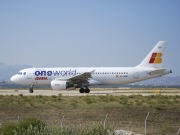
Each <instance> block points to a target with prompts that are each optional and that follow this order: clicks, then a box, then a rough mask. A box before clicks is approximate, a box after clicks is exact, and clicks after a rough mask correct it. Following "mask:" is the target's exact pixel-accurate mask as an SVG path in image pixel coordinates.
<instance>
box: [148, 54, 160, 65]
mask: <svg viewBox="0 0 180 135" xmlns="http://www.w3.org/2000/svg"><path fill="white" fill-rule="evenodd" d="M161 57H162V53H153V54H152V56H151V58H150V60H149V63H151V64H153V63H154V64H159V63H161V62H162V58H161Z"/></svg>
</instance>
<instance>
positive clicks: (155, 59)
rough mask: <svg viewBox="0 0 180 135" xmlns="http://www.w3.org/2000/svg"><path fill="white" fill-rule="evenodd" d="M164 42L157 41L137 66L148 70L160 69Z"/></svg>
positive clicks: (164, 46)
mask: <svg viewBox="0 0 180 135" xmlns="http://www.w3.org/2000/svg"><path fill="white" fill-rule="evenodd" d="M166 44H167V42H166V41H159V42H158V43H157V44H156V46H155V47H154V48H153V49H152V50H151V52H150V53H149V54H148V55H147V56H146V58H145V59H144V60H143V61H142V62H141V63H140V64H139V65H138V66H141V67H149V68H162V64H163V55H164V51H165V48H166Z"/></svg>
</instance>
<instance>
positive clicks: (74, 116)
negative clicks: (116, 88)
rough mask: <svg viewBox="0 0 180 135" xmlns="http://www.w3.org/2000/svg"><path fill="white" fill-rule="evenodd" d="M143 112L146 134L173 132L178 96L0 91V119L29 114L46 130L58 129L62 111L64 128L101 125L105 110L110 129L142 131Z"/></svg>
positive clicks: (179, 117)
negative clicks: (2, 93)
mask: <svg viewBox="0 0 180 135" xmlns="http://www.w3.org/2000/svg"><path fill="white" fill-rule="evenodd" d="M147 112H150V115H149V118H148V121H147V123H148V125H147V128H148V132H149V134H157V135H161V134H164V135H166V133H165V132H167V135H168V134H176V133H177V130H178V128H179V127H178V126H179V125H180V96H162V95H152V96H147V97H144V96H141V95H131V96H112V95H106V96H79V97H78V96H77V97H70V96H67V97H65V96H62V95H61V94H59V95H58V96H54V95H53V96H42V95H38V96H24V95H18V96H13V95H10V96H2V95H0V123H1V122H3V124H4V123H6V122H16V121H17V116H20V120H23V119H25V118H27V117H32V116H33V117H36V118H39V119H40V120H41V121H43V122H44V123H45V124H46V130H50V129H49V128H48V127H51V128H52V129H53V128H55V130H56V131H57V132H61V131H60V129H59V128H57V125H60V123H61V119H62V116H63V115H65V119H64V127H66V130H67V132H75V131H76V133H79V132H80V131H78V129H81V130H83V129H84V130H86V131H87V130H90V129H91V128H93V127H91V126H90V125H92V124H93V123H95V125H96V124H97V123H101V124H100V125H102V123H103V121H104V118H105V115H106V114H107V113H108V118H107V124H109V125H114V129H124V130H131V131H136V132H138V133H141V134H143V131H144V129H143V125H144V119H145V117H146V115H147ZM11 124H12V123H11ZM12 125H13V124H12ZM12 125H11V126H12ZM82 125H83V126H82ZM96 126H97V125H96ZM88 127H89V128H90V129H89V128H88ZM29 128H31V129H32V127H29ZM69 129H73V130H69ZM167 129H168V131H167ZM32 130H36V129H32ZM93 130H95V129H93ZM63 132H64V131H63ZM84 132H85V131H84ZM79 134H80V133H79Z"/></svg>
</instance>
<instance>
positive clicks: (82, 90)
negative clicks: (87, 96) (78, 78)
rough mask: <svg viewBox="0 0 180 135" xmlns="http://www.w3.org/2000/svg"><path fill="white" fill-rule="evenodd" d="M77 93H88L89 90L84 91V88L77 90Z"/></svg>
mask: <svg viewBox="0 0 180 135" xmlns="http://www.w3.org/2000/svg"><path fill="white" fill-rule="evenodd" d="M79 92H80V93H89V92H90V89H88V87H86V88H85V89H84V88H80V89H79Z"/></svg>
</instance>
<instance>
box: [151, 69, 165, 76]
mask: <svg viewBox="0 0 180 135" xmlns="http://www.w3.org/2000/svg"><path fill="white" fill-rule="evenodd" d="M164 71H166V69H165V68H161V69H156V70H153V71H150V72H148V74H150V75H156V74H163V72H164Z"/></svg>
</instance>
